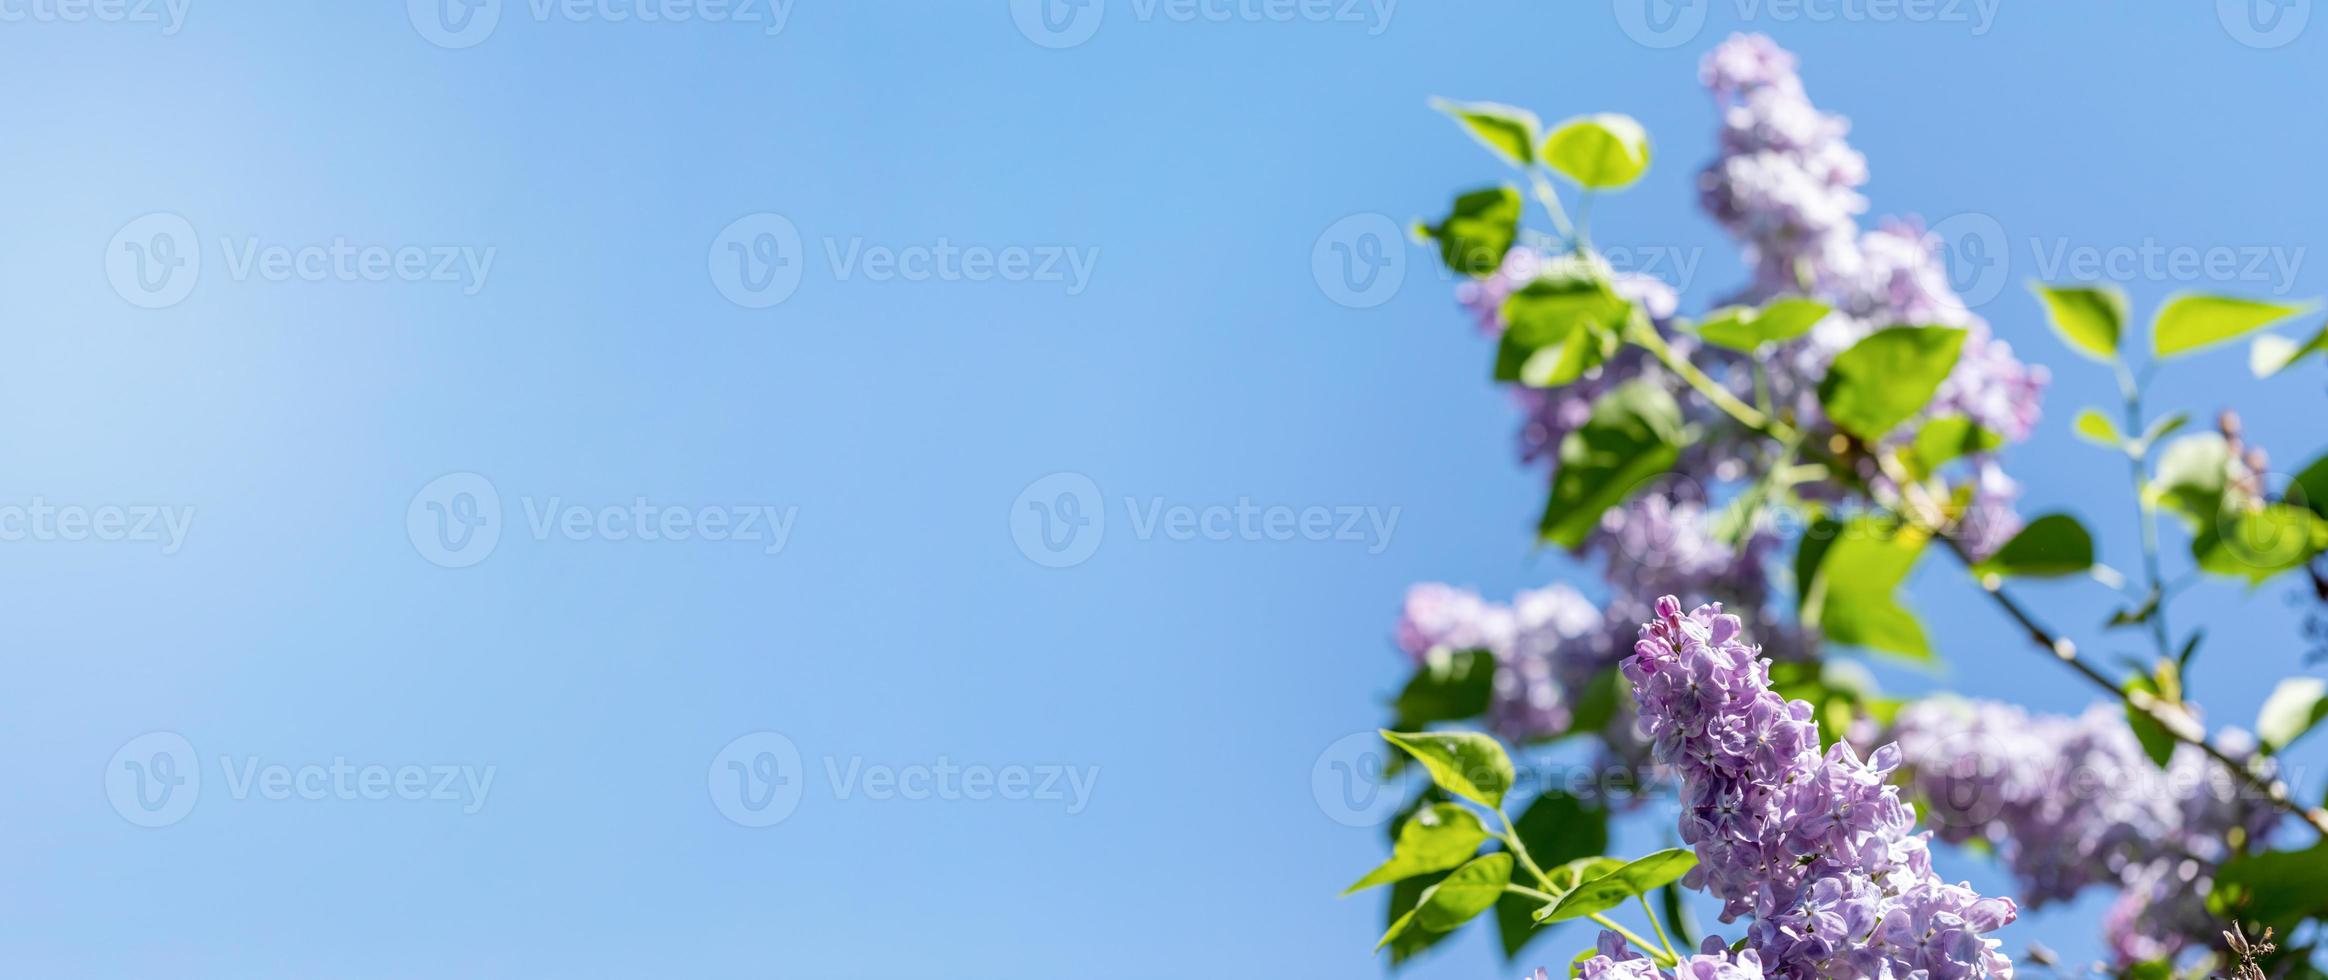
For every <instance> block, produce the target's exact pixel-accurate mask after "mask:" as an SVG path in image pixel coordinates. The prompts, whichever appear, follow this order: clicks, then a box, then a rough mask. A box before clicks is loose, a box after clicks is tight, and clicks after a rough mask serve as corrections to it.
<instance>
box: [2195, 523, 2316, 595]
mask: <svg viewBox="0 0 2328 980" xmlns="http://www.w3.org/2000/svg"><path fill="white" fill-rule="evenodd" d="M2323 549H2328V520H2323V519H2321V517H2320V515H2318V514H2315V513H2313V512H2311V511H2309V510H2306V509H2304V508H2302V507H2297V506H2295V505H2293V504H2265V505H2264V506H2263V507H2261V508H2258V509H2256V510H2252V511H2247V512H2244V513H2239V514H2235V515H2232V516H2230V517H2228V518H2226V519H2223V520H2218V521H2216V522H2214V523H2212V524H2209V525H2208V526H2206V527H2203V528H2201V529H2200V530H2199V532H2198V534H2197V536H2196V537H2194V538H2193V539H2192V541H2191V556H2192V557H2194V558H2196V559H2198V562H2199V568H2200V569H2202V570H2204V571H2207V572H2209V573H2212V574H2215V575H2223V576H2227V577H2231V578H2244V579H2246V580H2247V582H2248V584H2249V585H2258V584H2261V583H2262V582H2263V581H2264V580H2265V579H2268V578H2270V577H2272V576H2274V575H2277V574H2279V573H2281V572H2284V571H2287V570H2289V569H2293V568H2301V567H2303V565H2304V563H2305V562H2308V561H2311V560H2312V557H2313V556H2314V555H2317V554H2319V553H2320V552H2321V551H2322V550H2323Z"/></svg>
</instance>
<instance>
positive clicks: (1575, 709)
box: [1529, 667, 1631, 854]
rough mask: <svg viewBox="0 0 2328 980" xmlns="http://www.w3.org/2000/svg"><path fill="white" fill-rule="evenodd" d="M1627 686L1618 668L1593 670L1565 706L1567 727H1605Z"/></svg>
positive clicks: (1624, 698)
mask: <svg viewBox="0 0 2328 980" xmlns="http://www.w3.org/2000/svg"><path fill="white" fill-rule="evenodd" d="M1628 690H1629V686H1628V685H1627V684H1626V683H1625V678H1624V676H1623V674H1622V672H1620V671H1618V670H1617V668H1615V667H1609V668H1605V669H1603V670H1602V671H1601V672H1600V673H1598V674H1594V675H1593V677H1592V680H1591V681H1590V682H1588V683H1586V684H1585V686H1584V691H1583V693H1581V694H1578V695H1577V696H1576V703H1574V704H1572V705H1570V706H1569V718H1568V729H1569V731H1571V732H1581V733H1587V734H1590V733H1598V732H1600V731H1601V730H1603V729H1606V728H1607V727H1609V722H1611V721H1613V720H1615V718H1616V717H1617V709H1618V708H1620V707H1622V706H1623V704H1624V702H1627V701H1630V700H1631V695H1630V694H1628V693H1627V692H1628ZM1595 850H1598V848H1595ZM1529 853H1531V854H1533V853H1535V852H1533V851H1531V852H1529Z"/></svg>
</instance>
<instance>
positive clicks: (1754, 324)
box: [1697, 298, 1832, 352]
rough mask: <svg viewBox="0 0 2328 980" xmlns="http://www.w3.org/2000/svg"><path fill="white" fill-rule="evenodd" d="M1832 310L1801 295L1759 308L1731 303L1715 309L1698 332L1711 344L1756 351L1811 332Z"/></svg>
mask: <svg viewBox="0 0 2328 980" xmlns="http://www.w3.org/2000/svg"><path fill="white" fill-rule="evenodd" d="M1830 312H1832V310H1831V308H1830V307H1828V306H1827V304H1825V303H1821V302H1818V301H1816V300H1808V299H1800V298H1788V299H1781V300H1776V301H1774V302H1772V303H1771V304H1770V305H1768V306H1765V307H1763V308H1762V309H1759V310H1757V309H1754V308H1753V307H1750V306H1730V307H1724V308H1722V309H1719V310H1715V311H1714V312H1713V313H1712V314H1711V315H1710V316H1709V317H1708V318H1707V320H1706V321H1705V322H1704V323H1701V324H1698V328H1697V334H1698V336H1699V337H1700V338H1702V339H1704V340H1705V342H1706V343H1709V344H1716V345H1719V346H1722V347H1727V348H1730V349H1731V350H1740V351H1747V352H1752V351H1754V350H1756V349H1758V348H1760V347H1761V346H1762V345H1764V344H1777V343H1784V342H1786V341H1789V340H1793V339H1795V338H1796V337H1800V336H1802V335H1804V334H1806V333H1810V332H1811V328H1812V327H1813V326H1816V325H1817V324H1818V322H1819V321H1820V320H1823V319H1825V318H1826V316H1827V314H1828V313H1830Z"/></svg>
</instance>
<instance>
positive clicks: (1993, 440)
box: [1913, 415, 2005, 476]
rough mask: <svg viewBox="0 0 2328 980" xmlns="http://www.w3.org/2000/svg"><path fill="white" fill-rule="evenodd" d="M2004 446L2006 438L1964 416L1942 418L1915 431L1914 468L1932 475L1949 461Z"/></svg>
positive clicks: (1924, 473)
mask: <svg viewBox="0 0 2328 980" xmlns="http://www.w3.org/2000/svg"><path fill="white" fill-rule="evenodd" d="M2004 444H2005V437H2004V436H2003V435H2000V434H1998V433H1997V432H1995V431H1993V430H1990V429H1988V428H1986V427H1983V426H1982V425H1980V424H1979V423H1977V422H1974V421H1973V420H1971V419H1969V418H1966V417H1964V416H1962V415H1943V416H1940V417H1939V418H1936V419H1933V420H1931V421H1929V422H1926V423H1924V427H1923V428H1921V429H1918V430H1916V443H1915V446H1914V449H1913V452H1914V454H1915V455H1914V467H1913V468H1914V469H1915V470H1917V471H1918V473H1919V475H1921V476H1930V475H1931V474H1932V473H1933V472H1934V471H1936V470H1938V469H1939V468H1940V467H1942V466H1946V465H1948V464H1949V463H1950V462H1952V461H1954V460H1956V459H1958V458H1961V457H1963V456H1967V455H1970V454H1972V453H1985V452H1991V451H1993V450H1995V449H1996V448H1997V447H1999V446H2002V445H2004Z"/></svg>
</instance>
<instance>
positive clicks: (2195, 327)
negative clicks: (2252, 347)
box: [2150, 293, 2310, 357]
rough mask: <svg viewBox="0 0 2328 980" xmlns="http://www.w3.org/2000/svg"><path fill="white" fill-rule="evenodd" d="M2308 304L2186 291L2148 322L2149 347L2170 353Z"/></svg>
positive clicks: (2257, 325) (2276, 318)
mask: <svg viewBox="0 0 2328 980" xmlns="http://www.w3.org/2000/svg"><path fill="white" fill-rule="evenodd" d="M2309 308H2310V307H2309V304H2288V303H2265V302H2262V301H2259V300H2252V299H2239V298H2237V297H2233V296H2209V295H2205V294H2199V293H2186V294H2183V295H2181V296H2176V297H2174V298H2173V299H2170V300H2167V301H2166V306H2165V307H2164V308H2162V309H2160V310H2159V311H2158V319H2157V320H2156V321H2154V322H2153V323H2152V324H2151V325H2150V349H2151V352H2152V353H2154V354H2157V355H2158V356H2160V357H2171V356H2173V355H2175V354H2180V353H2183V352H2185V351H2192V350H2197V349H2199V348H2202V347H2206V346H2209V345H2211V344H2218V343H2222V342H2223V341H2226V340H2230V339H2231V338H2233V337H2237V336H2239V335H2240V334H2243V333H2246V332H2248V331H2250V330H2255V329H2258V328H2261V327H2266V326H2270V325H2271V324H2272V323H2274V322H2277V321H2279V320H2281V319H2283V318H2285V317H2290V316H2294V315H2296V314H2298V313H2302V312H2304V311H2305V310H2306V309H2309Z"/></svg>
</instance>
